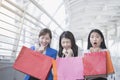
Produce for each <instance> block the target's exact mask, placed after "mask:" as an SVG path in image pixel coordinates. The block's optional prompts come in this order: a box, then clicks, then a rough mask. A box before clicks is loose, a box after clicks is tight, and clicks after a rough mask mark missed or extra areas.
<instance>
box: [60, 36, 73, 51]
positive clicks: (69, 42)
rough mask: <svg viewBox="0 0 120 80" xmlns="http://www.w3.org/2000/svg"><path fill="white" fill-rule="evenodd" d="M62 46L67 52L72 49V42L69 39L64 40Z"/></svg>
mask: <svg viewBox="0 0 120 80" xmlns="http://www.w3.org/2000/svg"><path fill="white" fill-rule="evenodd" d="M61 45H62V47H63V49H66V50H67V49H69V48H71V40H70V39H68V38H62V39H61Z"/></svg>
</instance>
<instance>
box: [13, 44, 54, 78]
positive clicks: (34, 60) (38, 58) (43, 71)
mask: <svg viewBox="0 0 120 80" xmlns="http://www.w3.org/2000/svg"><path fill="white" fill-rule="evenodd" d="M51 66H52V58H50V57H49V56H46V55H44V54H41V53H39V52H36V51H33V50H31V49H29V48H27V47H25V46H23V47H22V49H21V51H20V53H19V55H18V57H17V59H16V60H15V63H14V64H13V67H14V68H15V69H16V70H18V71H21V72H23V73H25V74H28V75H30V76H33V77H35V78H38V79H40V80H46V77H47V75H48V73H49V71H50V68H51Z"/></svg>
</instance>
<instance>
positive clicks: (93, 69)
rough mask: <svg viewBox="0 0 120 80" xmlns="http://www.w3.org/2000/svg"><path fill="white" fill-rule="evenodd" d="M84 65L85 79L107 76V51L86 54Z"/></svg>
mask: <svg viewBox="0 0 120 80" xmlns="http://www.w3.org/2000/svg"><path fill="white" fill-rule="evenodd" d="M83 64H84V75H85V77H90V76H96V77H98V76H106V51H102V52H94V53H86V54H85V55H84V58H83Z"/></svg>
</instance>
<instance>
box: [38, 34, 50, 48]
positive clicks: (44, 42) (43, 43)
mask: <svg viewBox="0 0 120 80" xmlns="http://www.w3.org/2000/svg"><path fill="white" fill-rule="evenodd" d="M50 41H51V39H50V36H49V34H48V33H46V34H45V35H41V36H40V37H39V43H40V45H41V46H45V47H47V46H48V44H50Z"/></svg>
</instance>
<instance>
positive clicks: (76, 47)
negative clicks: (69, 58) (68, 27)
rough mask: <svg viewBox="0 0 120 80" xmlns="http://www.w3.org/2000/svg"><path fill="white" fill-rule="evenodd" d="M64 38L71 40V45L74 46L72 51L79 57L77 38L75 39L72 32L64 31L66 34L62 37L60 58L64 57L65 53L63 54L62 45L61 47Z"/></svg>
mask: <svg viewBox="0 0 120 80" xmlns="http://www.w3.org/2000/svg"><path fill="white" fill-rule="evenodd" d="M62 38H67V39H70V41H71V45H72V47H71V49H72V50H73V53H74V56H78V46H77V45H76V43H75V38H74V36H73V34H72V33H71V32H70V31H64V32H63V33H62V34H61V35H60V39H59V52H58V56H59V57H62V56H63V53H62V50H63V47H62V45H61V40H62Z"/></svg>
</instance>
